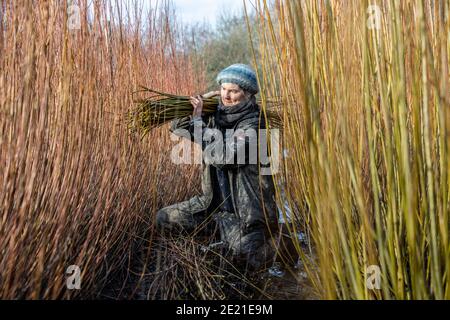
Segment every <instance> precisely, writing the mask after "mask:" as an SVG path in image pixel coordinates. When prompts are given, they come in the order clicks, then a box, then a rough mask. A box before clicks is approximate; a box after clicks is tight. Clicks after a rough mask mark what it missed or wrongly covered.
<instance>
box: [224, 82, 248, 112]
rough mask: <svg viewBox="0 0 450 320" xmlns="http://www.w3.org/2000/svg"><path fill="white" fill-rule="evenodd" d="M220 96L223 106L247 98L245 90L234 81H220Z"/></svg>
mask: <svg viewBox="0 0 450 320" xmlns="http://www.w3.org/2000/svg"><path fill="white" fill-rule="evenodd" d="M220 97H221V98H222V104H223V105H224V106H225V107H231V106H234V105H236V104H238V103H240V102H242V101H245V100H246V99H247V96H246V94H245V91H244V90H242V89H241V88H240V87H239V86H238V85H237V84H234V83H222V85H221V87H220Z"/></svg>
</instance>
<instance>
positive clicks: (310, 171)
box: [256, 0, 450, 299]
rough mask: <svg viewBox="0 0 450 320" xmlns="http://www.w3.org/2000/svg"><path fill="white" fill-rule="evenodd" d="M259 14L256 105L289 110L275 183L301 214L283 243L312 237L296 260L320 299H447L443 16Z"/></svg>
mask: <svg viewBox="0 0 450 320" xmlns="http://www.w3.org/2000/svg"><path fill="white" fill-rule="evenodd" d="M269 9H270V10H269ZM257 11H258V16H259V26H258V28H260V31H261V33H260V34H261V42H260V52H261V56H262V61H256V63H261V64H262V71H261V72H260V73H259V78H260V80H263V81H262V82H263V83H264V84H265V85H264V87H263V90H262V99H263V101H264V98H265V97H266V96H270V97H275V96H283V97H291V98H289V102H287V103H285V105H284V107H283V115H284V117H283V118H284V124H283V127H284V128H285V131H284V136H283V143H284V147H285V148H286V149H287V151H288V156H287V157H286V158H285V162H284V169H285V171H284V174H283V175H281V176H280V177H277V179H280V180H281V181H282V182H283V183H284V190H285V196H286V198H287V201H288V202H289V203H290V207H291V208H296V207H298V208H299V210H297V211H295V215H294V216H293V222H292V223H291V225H290V230H291V233H292V234H294V232H295V231H296V228H298V227H299V225H300V222H302V223H303V222H304V223H306V224H307V226H308V232H309V234H310V236H311V239H312V244H313V245H312V248H311V250H312V251H313V252H314V256H315V259H313V260H311V259H307V258H306V257H307V256H310V255H309V253H308V252H305V250H302V249H301V247H300V246H299V244H297V250H298V252H299V253H300V254H301V256H302V257H303V261H304V262H305V263H306V265H307V267H308V273H309V275H310V277H311V280H312V282H313V283H314V285H315V287H316V288H317V290H318V292H319V293H320V294H321V295H322V297H324V298H327V299H334V298H340V299H449V298H450V278H449V275H450V242H449V227H450V224H449V222H450V221H449V210H450V209H449V200H450V198H449V196H450V194H449V187H450V180H449V178H450V177H449V168H450V158H449V152H450V149H449V147H450V146H449V141H450V140H449V137H450V136H449V134H450V114H449V107H450V85H449V82H450V78H449V77H450V74H449V55H450V38H449V35H450V19H449V12H450V2H449V1H446V0H444V1H427V0H417V1H416V0H414V1H282V0H281V1H274V6H273V7H271V8H269V5H268V2H266V1H259V2H258V10H257ZM280 194H281V193H280ZM279 202H280V204H282V200H281V196H280V197H279ZM281 207H283V205H282V206H281ZM378 268H379V269H378ZM378 270H379V271H380V272H379V273H377V271H378ZM378 275H379V276H380V277H379V280H380V281H379V283H378V281H377V279H378V278H377V276H378Z"/></svg>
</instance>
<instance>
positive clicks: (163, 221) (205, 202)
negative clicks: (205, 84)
mask: <svg viewBox="0 0 450 320" xmlns="http://www.w3.org/2000/svg"><path fill="white" fill-rule="evenodd" d="M217 83H218V84H219V85H220V98H221V99H220V102H219V107H218V109H217V111H216V113H215V114H214V115H211V116H209V117H206V116H202V108H203V101H202V97H201V96H197V97H191V103H192V105H193V107H194V112H193V115H192V116H191V117H186V118H183V119H180V120H175V121H174V122H173V123H172V127H171V131H172V132H174V133H175V134H176V133H177V130H178V129H184V130H189V132H190V133H191V134H192V135H193V134H194V132H197V133H198V132H201V133H202V134H203V136H206V135H208V133H210V132H211V130H213V129H215V131H216V132H217V131H218V130H219V132H221V133H222V134H223V135H224V134H225V132H226V131H227V130H228V131H230V130H232V131H231V132H240V135H238V137H237V139H238V140H239V139H241V140H242V142H243V143H240V144H239V143H235V144H232V145H231V149H230V150H231V151H230V150H227V151H226V152H225V151H224V152H223V154H222V155H221V156H219V157H217V156H216V157H207V156H205V155H210V154H211V152H210V151H211V150H210V149H211V148H217V145H214V143H213V142H205V141H204V139H203V140H202V142H201V144H202V149H203V161H204V162H203V164H204V165H203V177H202V189H203V195H201V196H195V197H193V198H192V199H190V200H188V201H184V202H181V203H177V204H174V205H172V206H169V207H165V208H163V209H161V210H159V211H158V213H157V226H158V228H159V229H163V230H166V229H169V230H173V229H174V228H178V229H183V230H185V231H188V232H190V231H193V230H194V229H196V228H198V227H199V226H201V225H205V220H207V219H208V218H212V219H213V221H215V223H216V224H217V226H218V227H219V230H220V237H221V240H222V241H221V242H222V243H223V245H224V246H225V247H226V248H227V249H228V252H229V253H230V254H231V256H232V257H233V258H234V259H235V261H239V262H243V263H244V264H245V265H246V267H248V268H251V269H260V268H262V267H265V265H266V264H267V263H268V262H269V261H270V259H271V258H273V256H274V249H273V246H272V241H271V238H272V237H273V236H274V235H275V233H276V231H277V228H278V222H277V214H276V204H275V201H274V198H273V196H274V185H273V181H272V176H270V175H261V174H260V169H261V168H260V165H259V164H258V163H257V162H256V163H255V162H252V161H250V159H249V153H250V152H245V151H248V150H249V149H250V148H251V147H255V145H254V144H255V142H256V143H258V141H255V140H253V142H252V141H251V140H250V139H248V137H247V136H245V135H242V132H247V130H255V131H256V132H258V129H264V119H263V118H261V117H260V108H259V106H258V105H257V104H256V99H255V94H257V93H258V85H257V80H256V75H255V73H254V72H253V70H252V69H251V68H250V67H249V66H247V65H243V64H234V65H231V66H229V67H228V68H225V69H224V70H222V71H221V72H220V73H219V75H218V76H217ZM215 94H219V92H210V93H208V94H206V95H205V97H211V96H214V95H215ZM240 129H241V130H240ZM208 130H209V132H208ZM192 135H191V137H192ZM192 140H195V139H192ZM197 141H198V140H197ZM228 147H229V146H228ZM224 148H225V147H224ZM243 148H245V149H243ZM243 151H244V152H245V154H244V160H245V161H228V162H227V161H225V160H224V158H223V157H225V154H226V155H227V156H229V155H230V152H231V158H232V159H234V160H235V159H236V158H237V157H238V156H239V153H240V152H243ZM227 152H228V153H227ZM206 158H208V159H206Z"/></svg>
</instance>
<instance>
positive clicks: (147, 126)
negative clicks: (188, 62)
mask: <svg viewBox="0 0 450 320" xmlns="http://www.w3.org/2000/svg"><path fill="white" fill-rule="evenodd" d="M142 92H144V93H148V94H150V96H148V97H146V98H140V99H133V102H134V104H135V106H134V108H133V109H132V110H130V111H129V112H128V115H127V123H128V127H129V129H130V130H131V131H132V132H139V133H140V134H141V137H144V136H145V135H147V134H148V133H149V132H150V131H151V130H152V129H155V128H158V127H160V126H162V125H164V124H166V123H168V122H170V121H172V120H175V119H179V118H183V117H187V116H189V115H191V114H192V112H193V107H192V105H191V103H190V100H189V96H178V95H173V94H169V93H164V92H159V91H156V90H153V89H149V88H146V87H142V86H141V89H140V90H137V91H135V92H133V95H134V94H136V93H142ZM258 104H260V103H259V102H258ZM218 105H219V100H218V99H217V98H203V112H204V114H206V115H208V114H212V113H214V112H215V111H216V110H217V107H218ZM269 105H270V107H271V108H270V110H268V111H267V115H268V117H267V119H268V121H269V126H270V127H278V128H279V127H281V119H280V117H279V115H278V113H277V111H276V110H275V106H276V105H278V103H276V102H275V101H272V102H271V103H270V104H269ZM262 110H263V109H262ZM263 112H264V110H263ZM261 121H265V117H264V114H262V117H261Z"/></svg>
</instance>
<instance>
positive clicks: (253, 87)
mask: <svg viewBox="0 0 450 320" xmlns="http://www.w3.org/2000/svg"><path fill="white" fill-rule="evenodd" d="M216 81H217V83H218V84H219V85H221V84H222V83H234V84H237V85H238V86H239V87H241V88H242V89H244V90H246V91H248V92H250V93H251V94H257V93H258V91H259V90H258V81H257V80H256V74H255V72H254V71H253V70H252V68H251V67H250V66H248V65H246V64H242V63H237V64H233V65H231V66H229V67H227V68H225V69H223V70H222V71H220V72H219V74H218V75H217V79H216Z"/></svg>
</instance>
